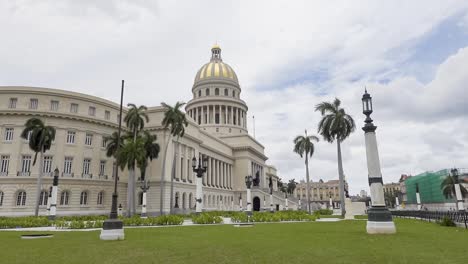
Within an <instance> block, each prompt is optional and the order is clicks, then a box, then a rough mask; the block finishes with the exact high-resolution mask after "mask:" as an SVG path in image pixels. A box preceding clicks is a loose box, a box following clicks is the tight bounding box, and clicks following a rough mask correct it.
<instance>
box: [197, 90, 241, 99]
mask: <svg viewBox="0 0 468 264" xmlns="http://www.w3.org/2000/svg"><path fill="white" fill-rule="evenodd" d="M204 90H205V96H210V88H205V89H204ZM223 94H224V96H229V89H227V88H224V92H223ZM214 95H217V96H219V95H220V88H215V89H214ZM236 95H237V94H236V91H235V90H232V91H231V96H232V97H234V98H236ZM198 97H202V89H200V90H198Z"/></svg>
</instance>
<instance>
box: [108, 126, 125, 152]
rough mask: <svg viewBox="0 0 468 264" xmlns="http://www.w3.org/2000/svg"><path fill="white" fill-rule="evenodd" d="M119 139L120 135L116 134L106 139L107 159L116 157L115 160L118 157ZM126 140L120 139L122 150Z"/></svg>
mask: <svg viewBox="0 0 468 264" xmlns="http://www.w3.org/2000/svg"><path fill="white" fill-rule="evenodd" d="M118 137H119V133H118V132H114V133H112V135H110V136H107V137H105V138H104V140H105V141H106V142H107V144H106V156H107V157H114V158H115V157H116V154H117V142H118ZM124 139H125V136H121V137H120V148H122V147H123V144H124Z"/></svg>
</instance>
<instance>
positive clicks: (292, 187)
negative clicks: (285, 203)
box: [287, 179, 297, 195]
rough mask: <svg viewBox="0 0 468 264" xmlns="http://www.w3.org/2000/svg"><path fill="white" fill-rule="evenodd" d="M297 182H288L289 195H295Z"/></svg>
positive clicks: (293, 180)
mask: <svg viewBox="0 0 468 264" xmlns="http://www.w3.org/2000/svg"><path fill="white" fill-rule="evenodd" d="M296 185H297V182H296V180H295V179H292V180H289V182H288V187H287V188H288V193H289V195H292V194H293V193H294V190H295V189H296Z"/></svg>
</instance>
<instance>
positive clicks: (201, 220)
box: [192, 213, 223, 224]
mask: <svg viewBox="0 0 468 264" xmlns="http://www.w3.org/2000/svg"><path fill="white" fill-rule="evenodd" d="M192 222H193V223H194V224H220V223H222V222H223V219H222V218H221V216H217V215H214V214H210V213H201V214H199V215H193V216H192Z"/></svg>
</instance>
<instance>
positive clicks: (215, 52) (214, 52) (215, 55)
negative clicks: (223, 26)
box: [211, 44, 223, 61]
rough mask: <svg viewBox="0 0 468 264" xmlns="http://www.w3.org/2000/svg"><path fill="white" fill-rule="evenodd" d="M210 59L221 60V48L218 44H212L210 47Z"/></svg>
mask: <svg viewBox="0 0 468 264" xmlns="http://www.w3.org/2000/svg"><path fill="white" fill-rule="evenodd" d="M211 61H223V60H222V59H221V48H220V47H219V45H218V44H214V45H213V47H211Z"/></svg>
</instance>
